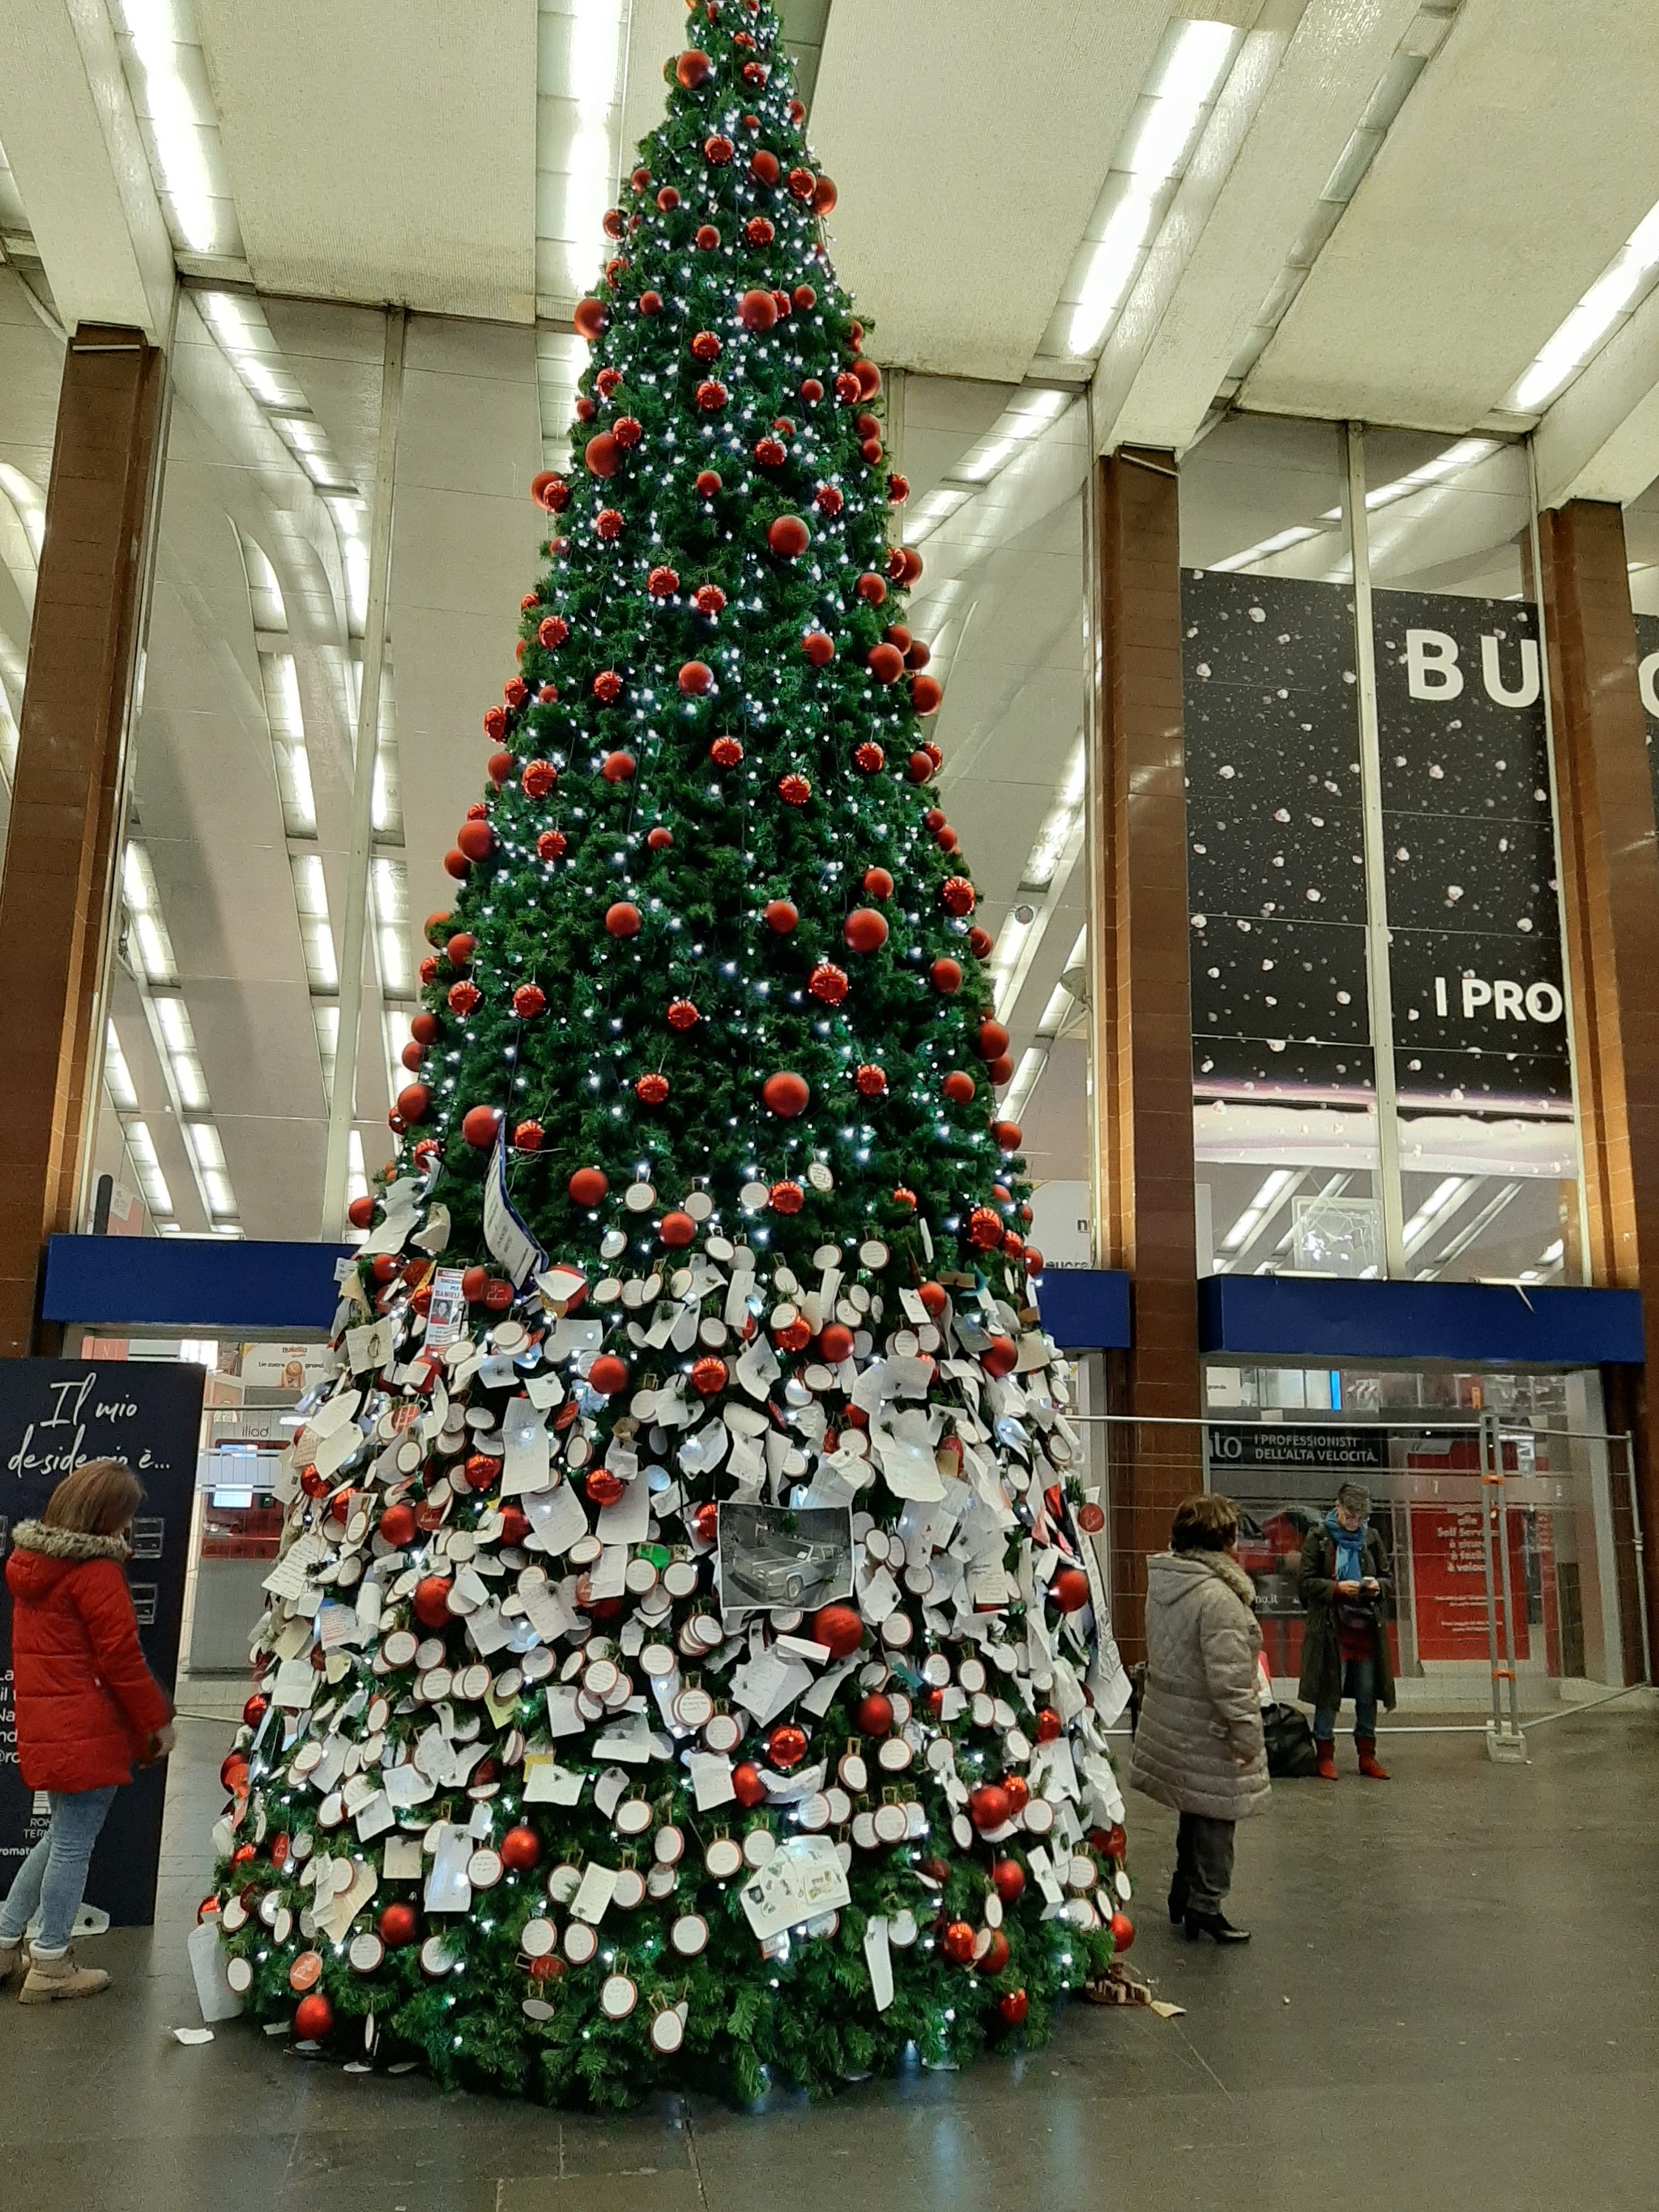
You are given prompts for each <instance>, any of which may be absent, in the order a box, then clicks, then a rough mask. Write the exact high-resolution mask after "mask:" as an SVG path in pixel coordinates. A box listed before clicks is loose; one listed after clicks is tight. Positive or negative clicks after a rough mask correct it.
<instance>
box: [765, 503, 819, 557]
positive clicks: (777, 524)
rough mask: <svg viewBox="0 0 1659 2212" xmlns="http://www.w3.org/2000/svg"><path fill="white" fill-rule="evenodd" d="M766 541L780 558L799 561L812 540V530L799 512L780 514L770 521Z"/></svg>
mask: <svg viewBox="0 0 1659 2212" xmlns="http://www.w3.org/2000/svg"><path fill="white" fill-rule="evenodd" d="M766 542H767V544H768V545H769V547H770V548H771V550H772V551H773V552H774V553H775V554H776V555H777V556H778V557H779V559H780V560H783V561H797V560H799V558H800V556H801V555H802V554H803V553H804V552H805V550H806V549H807V547H808V546H809V545H810V544H811V542H812V536H811V532H810V531H809V530H808V529H807V527H806V525H805V523H804V522H803V521H802V520H801V519H800V517H799V515H798V514H780V515H778V516H777V517H776V518H775V520H773V521H772V522H770V523H769V524H768V526H767V531H766Z"/></svg>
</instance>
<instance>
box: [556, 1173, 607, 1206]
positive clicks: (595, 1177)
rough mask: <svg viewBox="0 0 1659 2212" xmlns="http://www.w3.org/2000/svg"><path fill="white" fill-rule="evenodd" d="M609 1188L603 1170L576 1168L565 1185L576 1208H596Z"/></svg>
mask: <svg viewBox="0 0 1659 2212" xmlns="http://www.w3.org/2000/svg"><path fill="white" fill-rule="evenodd" d="M565 1188H566V1190H567V1191H568V1193H569V1194H570V1196H571V1197H572V1198H573V1199H574V1200H575V1202H576V1204H577V1205H578V1206H597V1205H598V1204H599V1200H601V1199H602V1198H603V1197H604V1196H605V1193H606V1191H608V1190H609V1189H610V1188H611V1179H610V1177H609V1176H607V1175H606V1174H605V1170H604V1169H603V1168H578V1169H577V1170H575V1172H574V1174H573V1175H572V1176H571V1177H570V1180H569V1181H568V1182H567V1183H566V1185H565Z"/></svg>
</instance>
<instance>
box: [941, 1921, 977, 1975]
mask: <svg viewBox="0 0 1659 2212" xmlns="http://www.w3.org/2000/svg"><path fill="white" fill-rule="evenodd" d="M939 1948H940V1950H941V1951H943V1952H944V1954H945V1957H946V1958H947V1959H949V1960H951V1961H952V1962H953V1963H954V1964H955V1965H957V1966H967V1965H968V1964H969V1960H971V1959H972V1958H973V1955H974V1931H973V1929H972V1928H971V1927H969V1924H968V1923H967V1922H966V1921H965V1920H953V1921H952V1922H951V1924H950V1926H949V1927H948V1928H947V1929H945V1933H944V1935H943V1936H940V1937H939Z"/></svg>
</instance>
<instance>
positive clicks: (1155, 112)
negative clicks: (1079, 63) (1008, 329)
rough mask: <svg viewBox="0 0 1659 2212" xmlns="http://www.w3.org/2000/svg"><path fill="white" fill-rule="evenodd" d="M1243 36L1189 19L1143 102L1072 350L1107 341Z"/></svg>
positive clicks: (1082, 352)
mask: <svg viewBox="0 0 1659 2212" xmlns="http://www.w3.org/2000/svg"><path fill="white" fill-rule="evenodd" d="M1239 38H1240V33H1238V32H1237V30H1235V29H1234V28H1233V27H1231V25H1229V24H1226V23H1205V22H1187V23H1183V24H1182V27H1181V30H1180V32H1179V33H1177V35H1176V40H1175V42H1174V44H1173V46H1171V47H1170V50H1169V52H1168V54H1167V55H1166V57H1165V58H1164V61H1163V62H1162V64H1159V65H1158V68H1157V70H1156V71H1155V73H1154V75H1153V76H1152V78H1151V79H1150V80H1149V81H1148V82H1147V85H1146V92H1145V94H1143V96H1142V98H1141V100H1139V101H1138V102H1137V103H1136V111H1135V115H1134V118H1133V120H1132V123H1131V126H1130V127H1131V130H1132V131H1133V137H1132V138H1131V139H1130V141H1129V143H1128V145H1127V148H1126V149H1123V150H1122V152H1121V156H1120V157H1119V158H1117V159H1115V160H1114V161H1113V163H1112V171H1113V174H1112V176H1111V177H1109V179H1108V184H1107V192H1115V193H1116V194H1117V200H1116V204H1115V206H1114V207H1113V209H1112V210H1111V213H1110V214H1109V216H1108V217H1107V219H1106V223H1105V227H1104V228H1103V231H1102V232H1101V234H1100V237H1099V238H1098V240H1097V241H1096V244H1095V247H1094V251H1093V252H1092V254H1091V257H1090V260H1089V265H1088V267H1087V269H1086V270H1085V272H1084V276H1083V282H1082V286H1081V289H1080V290H1079V295H1078V300H1077V304H1076V306H1075V307H1074V308H1073V312H1072V323H1071V330H1070V332H1069V334H1068V336H1067V338H1066V347H1067V350H1068V351H1069V352H1071V353H1072V354H1073V355H1076V356H1081V357H1087V356H1091V355H1092V354H1094V353H1096V352H1097V351H1098V349H1099V348H1100V346H1101V343H1102V342H1103V340H1104V338H1105V336H1106V333H1107V331H1108V330H1109V328H1110V326H1111V323H1112V319H1113V318H1114V317H1115V314H1116V313H1117V311H1118V309H1119V307H1121V305H1122V302H1123V300H1124V297H1125V295H1126V294H1127V291H1128V289H1129V286H1130V283H1132V281H1133V277H1134V274H1135V271H1136V270H1137V269H1138V268H1139V264H1140V257H1141V255H1142V253H1143V252H1145V250H1146V246H1147V244H1148V242H1149V240H1151V238H1152V233H1153V231H1154V230H1155V229H1156V228H1157V225H1158V222H1159V221H1160V220H1161V218H1162V216H1163V215H1164V209H1165V206H1166V205H1167V193H1168V191H1169V188H1170V185H1173V184H1174V183H1175V182H1176V179H1177V178H1178V177H1179V176H1180V175H1181V174H1182V171H1183V170H1184V169H1185V167H1186V165H1187V160H1188V155H1189V154H1190V152H1191V149H1192V146H1193V142H1194V139H1195V137H1197V134H1198V128H1199V125H1200V122H1201V121H1202V119H1203V117H1204V114H1205V111H1206V109H1207V107H1208V106H1209V105H1210V102H1211V101H1212V99H1213V98H1214V97H1215V94H1216V91H1217V88H1218V86H1219V85H1220V83H1221V81H1222V79H1223V77H1224V76H1225V74H1226V72H1227V68H1228V65H1229V64H1230V63H1231V60H1232V57H1233V53H1234V51H1235V49H1236V48H1237V45H1238V42H1239ZM1102 197H1103V198H1104V197H1106V193H1103V195H1102Z"/></svg>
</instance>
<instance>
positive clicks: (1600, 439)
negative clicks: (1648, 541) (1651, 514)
mask: <svg viewBox="0 0 1659 2212" xmlns="http://www.w3.org/2000/svg"><path fill="white" fill-rule="evenodd" d="M1534 450H1535V452H1536V453H1537V456H1538V502H1539V505H1540V506H1541V507H1563V506H1565V504H1566V502H1567V501H1569V500H1572V499H1595V500H1613V501H1617V502H1618V504H1619V505H1620V506H1621V507H1627V506H1628V505H1629V504H1630V502H1631V501H1632V500H1633V499H1634V498H1635V497H1636V496H1637V495H1638V493H1639V492H1644V491H1645V490H1646V489H1647V488H1648V486H1649V485H1650V483H1652V482H1653V480H1654V478H1655V477H1659V291H1655V292H1650V293H1649V295H1648V296H1647V298H1646V299H1645V300H1644V301H1643V302H1642V304H1641V306H1640V307H1638V309H1637V310H1636V313H1634V314H1633V315H1632V317H1631V318H1630V319H1629V321H1628V322H1626V323H1623V324H1621V325H1620V327H1619V329H1618V330H1616V331H1614V332H1613V336H1612V337H1610V338H1609V339H1608V340H1607V343H1606V345H1604V346H1603V347H1602V349H1601V352H1600V353H1599V354H1597V355H1596V356H1595V359H1594V360H1593V361H1592V362H1590V363H1589V367H1588V368H1586V369H1585V370H1584V371H1583V374H1582V375H1581V376H1579V377H1577V379H1576V380H1574V381H1573V382H1572V383H1571V384H1570V385H1569V386H1567V388H1566V390H1565V392H1563V393H1562V394H1561V397H1560V398H1559V399H1558V400H1557V401H1556V403H1555V404H1554V405H1553V407H1552V408H1550V409H1549V410H1547V413H1546V414H1545V416H1544V418H1543V420H1542V422H1540V424H1539V425H1538V429H1537V433H1536V436H1535V438H1534Z"/></svg>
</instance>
